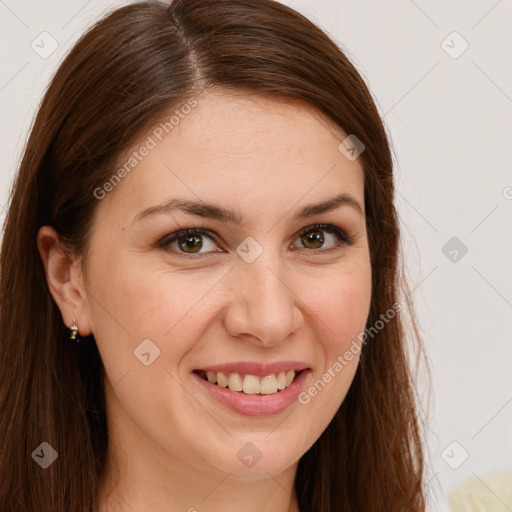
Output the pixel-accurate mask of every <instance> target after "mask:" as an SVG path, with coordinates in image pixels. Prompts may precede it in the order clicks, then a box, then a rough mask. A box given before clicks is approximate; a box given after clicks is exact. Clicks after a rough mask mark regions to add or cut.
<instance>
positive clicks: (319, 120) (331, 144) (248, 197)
mask: <svg viewBox="0 0 512 512" xmlns="http://www.w3.org/2000/svg"><path fill="white" fill-rule="evenodd" d="M196 101H197V103H196V105H195V106H194V107H193V108H191V109H184V110H182V111H180V109H179V107H177V108H175V109H174V111H173V112H170V113H169V114H166V115H165V116H163V117H162V118H161V119H159V120H158V121H155V123H154V125H153V126H152V127H151V128H149V129H148V130H147V132H146V133H144V134H143V135H142V136H141V137H140V139H139V141H138V142H137V144H135V145H134V146H133V147H132V148H130V150H129V151H128V152H127V153H125V154H124V155H122V156H121V158H120V159H119V161H118V165H117V169H119V168H122V167H123V166H124V168H125V169H127V170H128V171H127V172H125V173H123V175H124V176H123V178H122V180H121V182H120V183H118V184H116V186H115V187H114V190H113V191H112V192H109V194H108V195H107V197H106V200H104V201H102V203H103V204H102V205H101V207H102V208H107V209H111V208H114V209H116V210H117V209H119V208H124V209H126V210H130V212H133V214H134V215H135V214H136V213H137V212H138V211H139V210H140V209H142V208H145V207H148V206H151V205H153V204H156V203H158V202H161V201H165V200H166V199H167V198H169V197H171V196H172V197H176V196H178V197H185V198H191V199H198V198H202V199H208V200H209V201H217V202H223V203H225V201H226V200H229V201H230V203H231V204H233V202H235V203H237V204H239V206H240V208H242V209H243V208H244V205H245V207H246V208H250V209H252V210H253V211H255V210H256V207H257V206H258V205H263V204H267V203H268V201H269V200H272V201H273V202H274V204H279V203H282V204H283V205H286V204H289V203H290V201H293V202H294V203H296V202H297V201H298V200H299V199H300V197H301V196H306V195H307V196H308V197H307V199H308V200H312V199H314V198H318V197H321V198H322V197H324V196H326V195H327V194H328V195H330V196H332V195H333V193H334V192H347V193H350V194H352V195H354V196H358V197H359V198H362V196H363V186H364V175H363V168H362V164H361V163H360V160H356V161H349V160H348V159H347V158H345V156H343V154H342V153H341V152H340V151H339V149H338V146H339V144H340V142H341V141H342V140H343V139H344V138H345V137H346V134H344V132H343V131H342V130H341V129H340V128H339V127H337V126H335V125H334V124H333V123H331V122H329V121H328V120H327V119H326V117H325V116H323V115H322V114H321V113H320V112H319V111H317V110H316V109H314V108H313V107H311V106H309V105H307V104H303V103H299V102H296V101H294V102H292V101H284V100H276V99H270V98H264V97H261V96H251V95H248V94H233V93H226V92H210V93H207V94H203V95H202V96H200V97H198V98H197V99H196ZM176 110H178V112H176ZM184 112H187V113H186V114H185V113H184ZM177 114H180V115H177ZM144 146H146V147H147V148H149V149H148V150H145V151H142V148H143V147H144ZM141 153H144V156H143V157H141ZM134 155H136V156H134ZM134 159H135V160H134ZM129 161H131V164H133V165H126V164H127V162H129ZM135 210H137V211H135Z"/></svg>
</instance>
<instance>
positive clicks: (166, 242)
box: [158, 224, 354, 259]
mask: <svg viewBox="0 0 512 512" xmlns="http://www.w3.org/2000/svg"><path fill="white" fill-rule="evenodd" d="M315 230H318V231H326V232H328V233H331V234H334V235H336V236H337V237H338V240H339V241H338V243H337V244H336V245H335V246H333V247H331V248H329V249H308V248H307V247H304V248H303V249H305V250H306V251H308V252H310V253H315V254H316V253H328V252H332V251H337V250H340V249H342V248H343V247H345V246H348V245H353V243H354V239H353V238H352V237H350V236H349V235H347V234H346V233H345V232H344V231H343V230H342V229H340V228H337V227H336V226H332V225H330V224H313V225H312V226H307V227H305V228H304V229H302V230H301V231H300V232H299V233H297V235H296V237H301V236H302V235H305V234H306V233H309V232H311V231H315ZM186 235H204V236H207V237H208V238H210V239H211V240H213V241H214V242H215V243H217V242H218V236H217V235H216V234H214V233H213V232H212V231H210V230H209V229H205V228H188V229H180V230H179V231H175V232H174V233H172V234H171V235H168V236H166V237H164V238H163V239H162V240H161V241H160V242H159V244H158V245H159V247H161V248H163V249H166V250H168V249H169V246H170V244H172V243H173V242H174V241H175V240H177V239H178V238H180V237H181V236H186ZM173 252H174V253H175V254H176V253H177V254H179V256H180V257H183V258H187V259H199V258H203V257H207V255H208V253H199V254H195V255H193V254H187V253H185V252H182V251H173ZM209 252H211V251H209Z"/></svg>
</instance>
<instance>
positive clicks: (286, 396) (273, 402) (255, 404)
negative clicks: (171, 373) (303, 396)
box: [192, 370, 309, 416]
mask: <svg viewBox="0 0 512 512" xmlns="http://www.w3.org/2000/svg"><path fill="white" fill-rule="evenodd" d="M308 373H309V370H302V371H301V372H300V373H299V375H297V377H295V380H294V381H293V382H292V383H291V384H290V385H289V386H288V387H287V388H285V389H283V390H282V391H278V392H277V393H274V394H272V395H246V394H245V393H243V392H241V391H240V392H239V391H231V390H230V389H229V388H221V387H220V386H217V384H211V383H210V382H208V381H207V380H205V379H203V378H202V377H200V376H199V375H197V373H192V375H193V376H194V377H195V378H196V379H197V381H198V382H199V384H200V385H201V386H203V388H204V389H205V390H206V391H207V392H208V393H210V396H212V397H213V398H214V399H215V400H217V401H218V402H220V403H221V404H223V405H225V406H226V407H228V408H229V409H231V410H232V411H235V412H237V413H238V414H243V415H245V416H269V415H272V414H279V413H280V412H283V411H284V410H286V409H287V408H288V407H290V406H291V405H292V404H293V403H294V402H298V396H299V394H300V392H301V389H302V386H303V384H304V381H305V380H306V377H307V375H308Z"/></svg>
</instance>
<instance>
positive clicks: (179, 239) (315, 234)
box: [159, 224, 353, 258]
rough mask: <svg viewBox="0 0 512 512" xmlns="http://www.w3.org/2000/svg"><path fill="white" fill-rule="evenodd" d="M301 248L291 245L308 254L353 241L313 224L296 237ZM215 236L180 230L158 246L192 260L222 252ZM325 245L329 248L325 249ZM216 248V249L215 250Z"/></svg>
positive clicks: (204, 231) (336, 230) (331, 228)
mask: <svg viewBox="0 0 512 512" xmlns="http://www.w3.org/2000/svg"><path fill="white" fill-rule="evenodd" d="M297 237H298V239H300V243H301V244H302V247H297V246H295V245H293V247H294V248H296V249H307V250H308V252H314V253H316V252H327V251H332V250H337V249H340V248H342V247H343V246H346V245H351V244H352V243H353V240H352V238H351V237H349V236H348V235H347V234H346V233H345V232H344V231H343V230H341V229H340V228H337V227H335V226H331V225H328V224H315V225H313V226H308V227H307V228H305V229H303V230H302V231H301V232H300V233H299V234H298V235H297ZM216 239H217V236H216V235H215V234H214V233H212V232H211V231H210V230H208V229H203V228H189V229H181V230H179V231H176V232H174V233H172V234H171V235H169V236H167V237H165V238H164V239H163V240H162V241H161V242H159V246H160V247H162V248H164V249H172V251H173V252H175V253H177V254H179V255H183V256H185V257H191V258H193V257H194V256H195V255H201V254H205V253H209V252H222V249H219V248H218V245H217V243H216V242H215V240H216ZM325 244H327V245H328V246H329V247H327V248H325V247H324V245H325ZM216 247H217V249H215V248H216Z"/></svg>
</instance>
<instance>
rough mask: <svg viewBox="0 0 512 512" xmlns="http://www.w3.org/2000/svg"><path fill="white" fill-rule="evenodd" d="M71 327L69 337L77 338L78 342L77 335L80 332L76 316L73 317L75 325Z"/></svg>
mask: <svg viewBox="0 0 512 512" xmlns="http://www.w3.org/2000/svg"><path fill="white" fill-rule="evenodd" d="M70 329H71V336H70V337H69V339H71V340H76V342H77V343H78V340H77V339H76V335H77V333H78V326H77V325H76V320H75V318H74V317H73V325H72V326H71V327H70Z"/></svg>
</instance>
